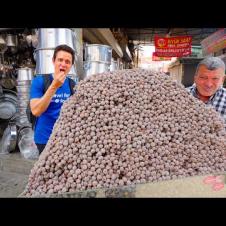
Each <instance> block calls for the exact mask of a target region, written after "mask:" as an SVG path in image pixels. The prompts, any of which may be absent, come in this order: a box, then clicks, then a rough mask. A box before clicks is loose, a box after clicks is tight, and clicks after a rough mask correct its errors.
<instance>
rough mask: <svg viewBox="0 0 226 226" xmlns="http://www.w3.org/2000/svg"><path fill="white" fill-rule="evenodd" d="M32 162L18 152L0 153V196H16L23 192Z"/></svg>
mask: <svg viewBox="0 0 226 226" xmlns="http://www.w3.org/2000/svg"><path fill="white" fill-rule="evenodd" d="M34 163H35V161H33V160H28V159H24V158H23V157H22V156H21V155H20V153H19V152H14V153H10V154H7V155H3V154H0V198H13V197H18V196H19V195H20V194H21V193H22V192H23V190H24V188H25V186H26V184H27V180H28V176H29V174H30V170H31V168H32V167H33V165H34Z"/></svg>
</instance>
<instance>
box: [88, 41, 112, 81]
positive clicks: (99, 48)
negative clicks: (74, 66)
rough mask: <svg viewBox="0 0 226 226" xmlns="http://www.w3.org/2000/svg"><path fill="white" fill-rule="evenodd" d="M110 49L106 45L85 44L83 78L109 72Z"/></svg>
mask: <svg viewBox="0 0 226 226" xmlns="http://www.w3.org/2000/svg"><path fill="white" fill-rule="evenodd" d="M111 59H112V48H111V47H110V46H108V45H100V44H86V45H85V62H84V75H85V77H87V76H90V75H93V74H98V73H103V72H107V71H110V65H111Z"/></svg>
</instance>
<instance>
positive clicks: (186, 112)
mask: <svg viewBox="0 0 226 226" xmlns="http://www.w3.org/2000/svg"><path fill="white" fill-rule="evenodd" d="M225 150H226V132H225V128H224V122H223V119H221V117H220V115H219V114H218V113H217V112H216V111H215V110H214V109H212V108H211V107H207V106H206V105H205V104H204V103H202V102H201V101H199V100H197V99H195V98H194V97H192V96H191V95H190V94H189V93H188V91H187V90H186V89H185V88H184V87H183V86H182V85H180V84H178V83H176V82H174V81H171V80H170V79H169V76H167V75H165V74H163V73H157V72H153V71H148V70H141V69H128V70H119V71H114V72H108V73H102V74H97V75H94V76H90V77H88V78H87V79H85V80H83V81H81V82H80V83H79V85H78V86H77V87H76V93H75V94H74V95H73V96H72V97H70V98H69V99H68V100H67V101H66V102H65V103H64V105H63V108H62V111H61V113H60V117H59V118H58V120H57V121H56V123H55V125H54V129H53V133H52V134H51V137H50V139H49V142H48V144H47V146H46V148H45V149H44V151H43V152H42V154H41V155H40V157H39V160H38V161H37V162H36V163H35V165H34V167H33V169H32V170H31V173H30V176H29V181H28V184H27V187H26V189H25V191H24V193H23V194H24V195H25V196H28V197H29V196H36V195H40V194H46V193H48V194H52V193H63V192H73V191H82V190H87V189H95V188H112V187H117V186H123V185H130V184H138V183H146V182H155V181H160V180H170V179H176V178H183V177H188V176H195V175H204V174H209V173H217V172H224V171H226V170H225V169H226V166H225V159H226V157H225Z"/></svg>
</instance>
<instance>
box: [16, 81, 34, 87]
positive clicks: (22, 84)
mask: <svg viewBox="0 0 226 226" xmlns="http://www.w3.org/2000/svg"><path fill="white" fill-rule="evenodd" d="M16 84H17V86H30V85H31V80H24V81H19V80H17V81H16Z"/></svg>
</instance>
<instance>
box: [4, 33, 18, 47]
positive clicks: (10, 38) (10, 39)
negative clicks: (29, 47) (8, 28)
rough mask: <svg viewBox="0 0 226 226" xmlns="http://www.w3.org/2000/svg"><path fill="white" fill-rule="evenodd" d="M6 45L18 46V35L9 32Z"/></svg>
mask: <svg viewBox="0 0 226 226" xmlns="http://www.w3.org/2000/svg"><path fill="white" fill-rule="evenodd" d="M6 45H7V46H10V47H16V46H17V45H18V40H17V36H16V35H11V34H8V35H7V36H6Z"/></svg>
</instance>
